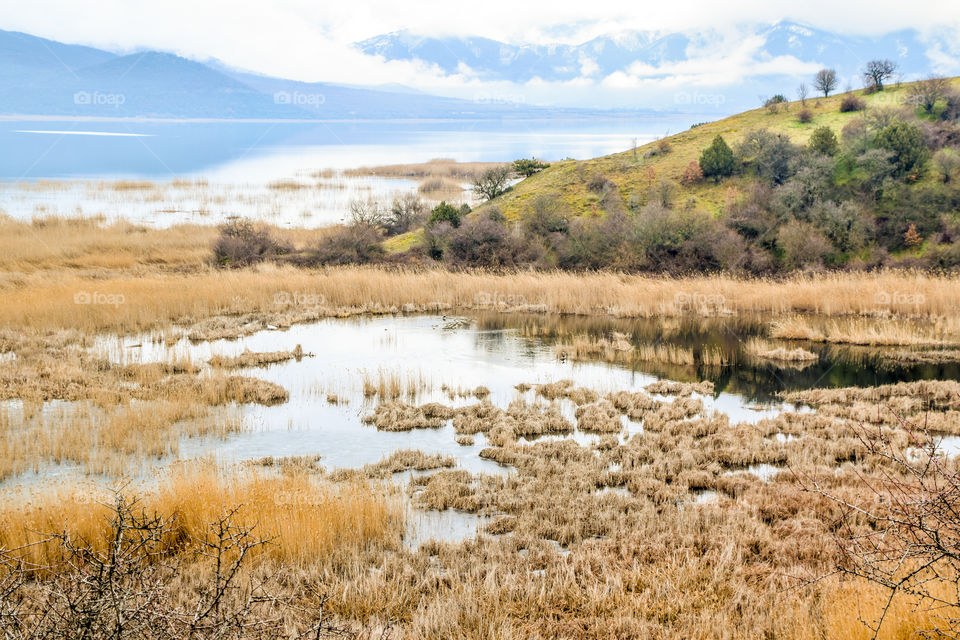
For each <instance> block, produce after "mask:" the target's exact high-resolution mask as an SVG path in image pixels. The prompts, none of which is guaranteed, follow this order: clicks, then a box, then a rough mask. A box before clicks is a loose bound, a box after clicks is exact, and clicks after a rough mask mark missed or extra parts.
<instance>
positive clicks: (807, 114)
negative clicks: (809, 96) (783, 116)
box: [797, 109, 813, 124]
mask: <svg viewBox="0 0 960 640" xmlns="http://www.w3.org/2000/svg"><path fill="white" fill-rule="evenodd" d="M797 122H799V123H800V124H809V123H811V122H813V112H812V111H810V109H800V111H798V112H797Z"/></svg>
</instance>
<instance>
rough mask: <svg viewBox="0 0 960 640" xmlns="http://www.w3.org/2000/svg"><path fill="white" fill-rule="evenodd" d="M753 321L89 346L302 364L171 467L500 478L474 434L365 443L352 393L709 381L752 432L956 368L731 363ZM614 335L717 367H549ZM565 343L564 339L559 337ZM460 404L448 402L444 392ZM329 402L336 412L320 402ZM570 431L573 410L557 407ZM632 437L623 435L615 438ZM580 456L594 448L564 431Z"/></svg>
mask: <svg viewBox="0 0 960 640" xmlns="http://www.w3.org/2000/svg"><path fill="white" fill-rule="evenodd" d="M763 326H764V325H763V321H762V319H759V318H756V319H743V318H741V319H729V318H728V319H716V320H702V319H700V320H695V319H690V320H677V321H672V320H667V321H663V320H657V321H654V320H649V321H648V320H640V321H638V320H607V319H583V318H561V317H552V318H544V317H542V316H524V315H518V314H486V315H484V314H481V315H477V316H474V317H471V318H464V319H451V318H445V317H442V316H419V315H417V316H380V317H360V318H349V319H336V318H331V319H327V320H323V321H320V322H317V323H314V324H306V325H297V326H293V327H291V328H289V329H287V330H282V331H271V330H267V331H261V332H258V333H255V334H253V335H250V336H247V337H244V338H240V339H238V340H216V341H211V342H201V343H191V342H190V341H188V340H187V339H186V338H183V339H181V340H180V341H178V342H176V343H174V344H169V345H168V344H164V343H163V342H162V341H154V340H151V337H150V336H140V337H127V338H116V337H112V338H101V339H99V340H98V341H97V343H96V346H95V347H94V349H95V350H97V351H99V352H100V354H101V355H104V356H106V357H108V358H110V359H111V360H114V361H116V362H121V363H130V362H152V361H170V360H177V359H190V360H192V361H194V362H196V363H202V362H206V361H208V360H209V359H210V358H211V357H213V356H215V355H220V356H233V355H239V354H241V353H243V352H244V351H245V350H249V351H254V352H263V351H277V350H292V349H294V348H295V347H296V346H297V345H300V346H301V347H302V349H303V351H304V352H305V353H307V354H310V355H309V356H307V357H304V358H303V359H301V360H299V361H297V360H289V361H287V362H283V363H278V364H273V365H270V366H267V367H254V368H248V369H245V370H241V371H239V373H241V374H243V375H249V376H255V377H259V378H263V379H265V380H268V381H270V382H274V383H276V384H279V385H281V386H283V387H284V388H285V389H287V391H289V393H290V399H289V401H288V402H286V403H283V404H280V405H277V406H271V407H265V406H260V405H251V406H248V407H246V408H245V415H246V420H247V421H248V425H249V427H250V430H249V431H247V432H244V433H241V434H237V435H233V436H230V437H228V438H227V439H226V440H219V439H213V440H203V439H195V440H189V441H185V442H183V443H182V447H181V455H182V456H184V457H194V456H200V455H209V454H213V455H216V456H217V457H219V458H221V459H223V460H227V461H230V460H248V459H254V458H260V457H265V456H275V457H282V456H296V455H313V454H319V455H321V456H323V464H324V465H325V466H327V467H328V468H335V467H358V466H362V465H364V464H368V463H374V462H377V461H378V460H380V459H381V458H383V457H384V456H386V455H389V454H390V453H392V452H393V451H396V450H398V449H421V450H423V451H424V452H426V453H442V454H447V455H452V456H454V457H455V458H456V459H457V461H458V465H459V466H460V467H461V468H464V469H466V470H468V471H471V472H486V473H491V472H493V473H503V472H508V470H506V469H504V468H503V467H501V466H500V465H498V464H496V463H494V462H490V461H488V460H485V459H482V458H480V457H479V452H480V451H481V450H482V449H483V448H484V447H485V446H486V443H485V441H484V438H483V435H482V434H479V435H478V436H477V437H475V439H474V444H473V445H460V444H457V443H456V441H455V433H454V430H453V427H452V425H451V424H450V423H449V422H447V423H446V424H445V426H443V427H441V428H439V429H415V430H412V431H404V432H390V431H378V430H377V429H375V428H374V427H372V426H367V425H365V424H364V423H363V421H362V419H363V417H364V416H366V415H368V414H370V413H371V412H372V411H373V409H374V408H375V406H376V404H377V402H378V398H377V397H375V396H369V395H365V394H364V384H365V382H366V383H373V384H374V385H376V384H378V382H379V380H380V378H381V377H383V378H385V379H391V380H397V381H398V383H399V384H400V385H402V386H404V387H406V388H408V389H409V390H410V393H406V392H405V393H404V395H403V396H402V397H401V398H400V399H401V400H404V401H406V402H409V403H411V404H418V405H419V404H426V403H428V402H439V403H442V404H446V405H449V406H463V405H466V404H471V403H475V402H478V400H477V399H476V397H474V396H472V395H470V394H469V391H471V390H473V389H475V388H476V387H478V386H483V387H486V388H487V389H489V392H490V395H489V400H490V401H491V402H492V403H493V404H495V405H497V406H499V407H502V408H505V407H506V406H507V405H508V404H509V403H510V402H511V401H512V400H515V399H518V398H525V399H526V400H528V401H531V402H532V401H534V400H535V399H536V395H535V394H536V392H535V391H534V390H530V391H526V392H523V393H521V392H520V391H518V390H517V389H516V388H515V387H516V386H517V385H519V384H521V383H527V384H537V383H549V382H556V381H558V380H564V379H567V380H572V381H573V382H574V384H575V385H576V386H579V387H587V388H591V389H594V390H595V391H598V392H600V393H603V392H606V391H616V390H640V389H642V388H643V387H644V386H646V385H649V384H651V383H653V382H655V381H657V380H660V379H667V380H676V381H690V382H692V381H700V380H710V381H712V382H714V385H715V392H714V395H713V396H711V397H704V398H703V401H704V405H705V410H706V412H707V413H710V412H712V411H718V412H721V413H725V414H726V415H727V416H728V417H729V419H730V421H731V422H734V423H735V422H746V423H755V422H757V421H759V420H761V419H762V418H764V417H768V416H774V415H776V414H778V413H780V412H782V411H785V410H791V409H792V407H789V406H785V405H784V404H783V403H781V402H780V401H779V400H778V399H777V395H776V394H777V393H778V392H779V391H785V390H795V389H808V388H815V387H839V386H852V385H859V386H873V385H878V384H886V383H890V382H897V381H901V380H916V379H924V378H938V379H960V367H958V366H957V365H936V366H934V365H927V366H911V367H903V366H890V365H887V364H885V361H884V360H883V359H882V358H880V357H879V356H877V355H876V354H875V353H870V352H868V351H867V350H863V349H840V348H836V347H827V346H822V345H806V346H807V348H809V349H811V350H813V351H814V352H815V353H817V355H818V358H819V359H818V360H816V361H813V362H810V363H804V364H803V365H799V366H787V365H777V364H774V363H772V362H766V361H756V360H752V359H750V358H749V357H748V356H747V355H745V353H744V343H745V342H746V341H747V340H748V339H749V338H750V337H751V336H754V335H756V334H758V333H759V332H760V331H761V330H762V328H763ZM614 331H616V332H619V333H622V334H625V335H627V336H628V339H629V340H630V341H631V342H632V343H633V344H634V345H636V346H637V347H638V348H639V347H640V346H642V345H644V344H650V343H655V342H661V343H671V344H677V345H681V346H684V347H687V348H691V349H693V350H694V352H698V350H699V349H701V348H703V347H704V346H705V345H720V346H721V348H722V349H723V350H724V353H725V358H726V360H727V361H728V362H729V364H727V365H723V366H713V365H697V364H695V365H692V366H679V365H671V364H666V363H661V362H650V361H636V360H632V361H631V360H626V361H623V362H617V363H605V362H574V361H572V360H570V359H566V360H562V359H560V358H558V355H557V351H556V343H558V342H563V341H564V340H565V339H567V338H569V336H571V335H584V334H586V335H593V336H603V335H609V334H610V333H611V332H614ZM564 336H566V338H565V337H564ZM458 391H461V392H463V394H462V395H458V394H457V392H458ZM333 396H336V398H337V399H338V401H337V402H331V401H330V400H331V399H332V397H333ZM560 403H561V406H562V410H563V412H564V414H565V416H566V417H567V418H568V419H569V420H570V421H571V422H572V423H574V424H576V419H575V417H574V410H575V406H574V405H573V403H572V402H571V401H569V400H561V401H560ZM637 430H639V425H633V426H631V425H630V424H626V425H625V431H624V435H625V436H626V435H629V433H630V432H631V431H637ZM568 437H572V438H575V439H577V440H578V441H581V442H583V443H589V442H592V440H593V439H594V438H595V436H591V435H589V434H583V433H580V432H574V433H573V434H571V435H570V436H568Z"/></svg>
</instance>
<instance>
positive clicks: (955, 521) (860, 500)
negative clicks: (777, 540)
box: [801, 413, 960, 639]
mask: <svg viewBox="0 0 960 640" xmlns="http://www.w3.org/2000/svg"><path fill="white" fill-rule="evenodd" d="M894 415H895V416H896V419H897V421H898V423H899V425H900V427H901V428H902V429H903V430H904V431H905V432H906V434H907V445H906V446H897V445H896V444H894V440H893V439H892V438H890V437H889V434H888V433H885V432H884V431H883V429H882V428H881V427H877V428H876V429H871V428H869V427H861V428H859V429H857V437H858V438H859V439H860V442H861V443H862V445H863V446H864V448H865V450H866V454H867V455H868V456H872V457H874V458H875V459H876V460H877V462H878V464H877V465H876V473H875V474H872V475H871V476H869V477H868V476H867V475H865V474H862V473H859V472H858V476H859V480H860V485H861V489H862V490H861V491H858V492H857V494H856V496H854V497H849V496H844V495H838V494H837V493H834V492H832V491H830V490H828V489H826V488H824V485H823V484H822V483H820V482H818V481H817V480H816V479H814V478H810V477H809V476H807V477H803V478H801V484H803V485H804V487H805V488H807V489H808V490H810V491H812V492H814V493H817V494H819V495H821V496H823V497H825V498H827V499H828V500H829V501H831V502H832V503H833V504H835V505H836V506H838V507H839V508H840V512H841V516H840V517H839V519H838V520H837V521H836V522H835V525H836V526H835V529H834V531H835V536H836V540H837V543H838V546H839V550H840V561H839V563H838V567H837V568H838V570H839V571H840V573H842V574H845V575H848V576H852V577H855V578H859V579H863V580H866V581H867V582H869V583H871V584H873V585H875V586H878V587H880V588H881V589H882V590H883V594H884V601H883V606H882V608H881V610H880V612H879V614H878V615H877V616H876V617H870V618H864V617H863V615H862V614H861V616H860V620H861V621H862V622H863V623H864V624H865V625H866V626H867V627H868V628H869V629H870V631H871V632H872V634H873V636H872V637H873V638H877V637H878V636H879V634H880V629H881V627H882V625H883V622H884V620H885V619H886V618H887V615H888V614H889V613H890V612H891V608H892V607H893V605H894V602H895V601H896V599H897V598H898V597H899V598H903V597H906V598H907V599H909V600H910V601H911V602H912V603H913V606H915V607H916V608H917V609H918V610H922V611H923V612H925V613H926V614H927V616H928V619H929V620H930V625H931V626H930V628H929V629H925V630H923V631H922V632H921V635H923V636H924V637H930V638H951V639H958V638H960V473H958V465H957V463H956V460H955V459H952V458H950V457H947V456H945V455H944V452H943V451H942V450H941V449H940V446H939V445H940V441H939V439H938V438H937V437H936V436H935V435H934V434H931V433H930V432H929V431H928V430H927V429H926V427H925V426H924V425H917V424H912V423H910V422H908V421H907V420H906V419H904V418H903V417H902V416H900V415H898V414H896V413H895V414H894Z"/></svg>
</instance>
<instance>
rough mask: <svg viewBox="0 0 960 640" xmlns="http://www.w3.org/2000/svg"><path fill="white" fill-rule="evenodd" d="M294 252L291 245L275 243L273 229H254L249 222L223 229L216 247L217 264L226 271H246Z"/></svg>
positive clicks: (214, 253)
mask: <svg viewBox="0 0 960 640" xmlns="http://www.w3.org/2000/svg"><path fill="white" fill-rule="evenodd" d="M291 250H292V247H291V246H290V245H289V244H288V243H284V242H280V241H278V240H276V239H274V238H273V236H272V235H271V233H270V231H269V229H267V228H266V227H259V226H254V225H253V223H251V222H250V221H249V220H235V221H233V222H228V223H227V224H225V225H223V226H222V227H220V235H219V236H218V237H217V239H216V241H215V242H214V244H213V256H214V260H215V262H216V264H218V265H220V266H222V267H245V266H248V265H251V264H256V263H258V262H263V261H264V260H270V259H273V258H275V257H277V256H280V255H283V254H287V253H289V252H290V251H291Z"/></svg>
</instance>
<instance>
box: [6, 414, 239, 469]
mask: <svg viewBox="0 0 960 640" xmlns="http://www.w3.org/2000/svg"><path fill="white" fill-rule="evenodd" d="M243 429H244V421H243V419H242V417H241V415H240V412H239V411H238V410H236V409H233V408H217V409H214V408H210V407H207V406H205V405H203V404H200V403H197V402H196V401H193V402H191V401H190V400H189V399H187V398H185V397H179V398H178V397H172V398H170V399H164V400H154V401H147V402H138V401H131V402H126V403H122V404H119V405H111V406H107V407H99V406H97V405H96V404H95V403H94V402H89V401H84V402H78V403H63V404H47V405H41V404H39V403H24V405H22V406H20V407H18V406H15V405H13V404H11V403H7V404H6V405H5V406H2V407H0V433H3V434H4V437H3V439H2V440H0V479H2V478H6V477H10V476H12V475H16V474H19V473H23V472H25V471H28V470H30V469H38V468H39V467H40V466H42V465H44V464H75V465H78V466H79V467H80V468H82V469H83V470H84V471H86V472H88V473H96V474H109V475H113V476H120V475H123V474H125V473H129V472H131V471H136V470H138V469H139V465H140V464H141V463H143V462H144V461H145V460H148V459H157V458H161V457H164V456H169V455H176V454H177V453H178V452H179V450H180V442H181V440H182V438H185V437H197V436H211V437H225V436H226V435H228V434H230V433H235V432H238V431H241V430H243Z"/></svg>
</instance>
